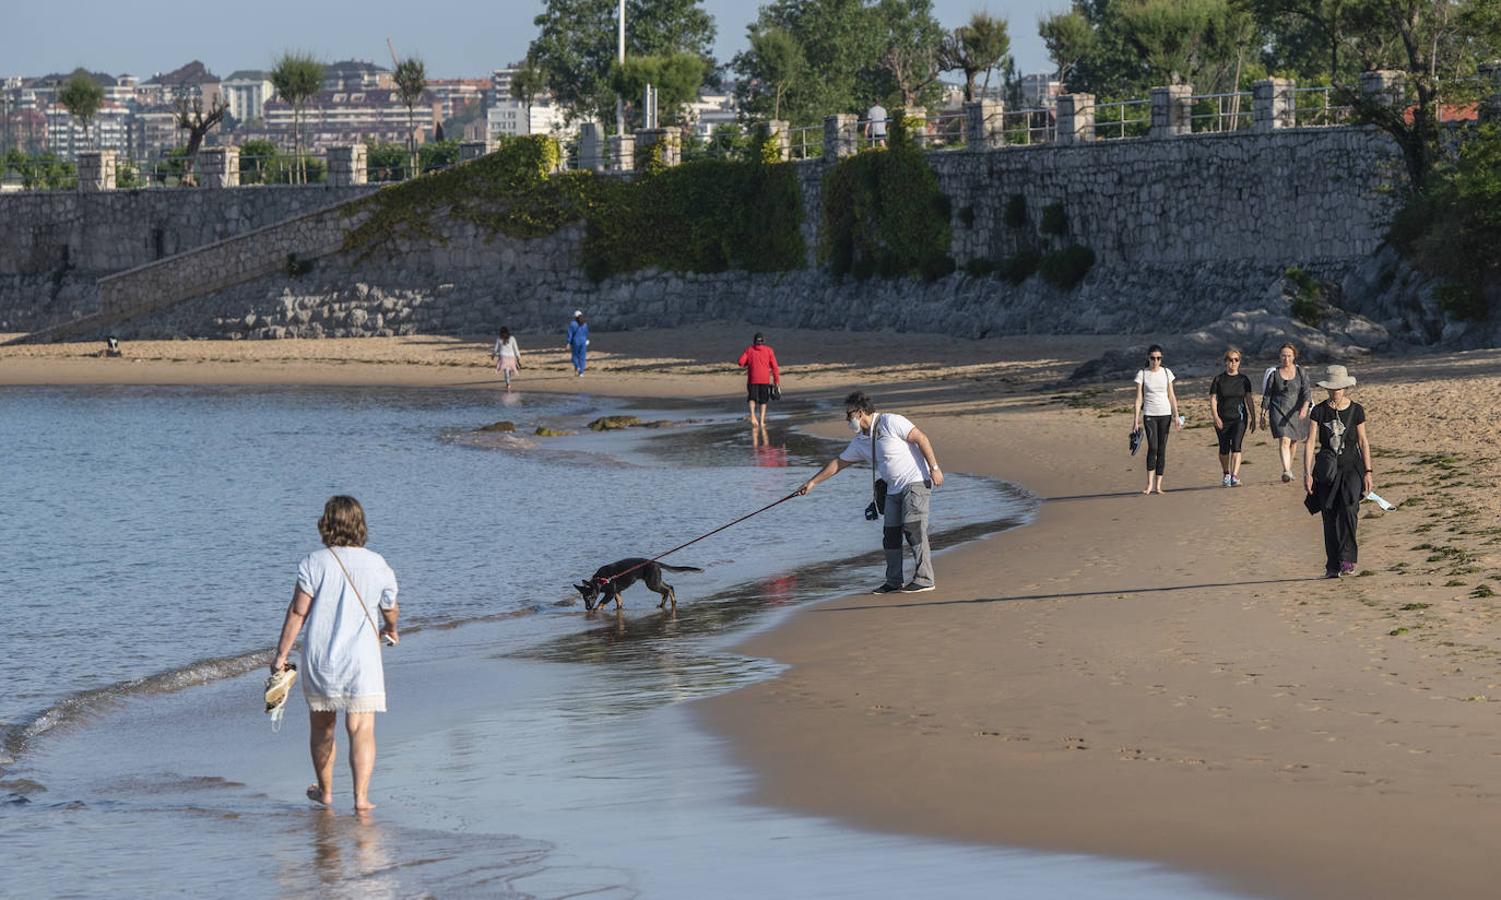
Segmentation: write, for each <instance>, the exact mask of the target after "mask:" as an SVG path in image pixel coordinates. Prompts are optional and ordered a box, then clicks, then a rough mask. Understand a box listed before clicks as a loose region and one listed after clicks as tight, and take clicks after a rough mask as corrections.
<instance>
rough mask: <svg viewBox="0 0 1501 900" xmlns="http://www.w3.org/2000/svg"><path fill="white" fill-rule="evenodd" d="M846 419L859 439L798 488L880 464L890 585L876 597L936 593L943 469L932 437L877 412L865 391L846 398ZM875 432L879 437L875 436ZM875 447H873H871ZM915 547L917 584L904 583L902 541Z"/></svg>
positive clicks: (800, 492) (904, 421)
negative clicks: (933, 527) (935, 536)
mask: <svg viewBox="0 0 1501 900" xmlns="http://www.w3.org/2000/svg"><path fill="white" fill-rule="evenodd" d="M844 420H845V421H846V422H848V423H849V426H850V430H851V431H853V432H855V437H854V439H853V440H851V441H850V443H849V446H848V447H845V448H844V452H843V453H840V454H839V455H838V456H836V457H834V458H833V459H831V460H829V461H828V463H827V464H826V465H825V466H824V467H823V468H822V469H819V470H818V473H817V474H816V475H814V476H813V477H812V478H809V479H808V480H807V481H805V482H803V484H802V486H801V487H799V488H798V489H797V493H798V495H799V496H801V495H803V494H806V493H808V491H810V490H812V489H813V486H814V485H816V484H818V483H819V482H820V481H824V480H825V479H828V478H832V477H834V476H835V475H837V474H839V473H840V472H841V471H843V470H844V469H846V468H848V467H849V466H852V465H854V464H855V463H857V462H870V461H871V460H872V458H874V459H875V460H876V462H875V473H874V476H875V478H877V479H880V480H882V481H884V482H886V509H885V512H884V519H883V522H882V524H883V525H884V526H885V527H884V528H883V529H882V535H881V546H882V547H883V548H884V549H885V551H886V581H885V583H884V584H882V585H881V586H880V587H878V588H876V589H875V590H874V591H872V593H875V594H894V593H903V594H920V593H922V592H923V591H931V590H933V559H932V555H931V554H930V553H929V552H928V499H929V496H930V494H931V493H932V490H933V488H936V487H938V486H939V485H941V484H943V470H942V469H940V468H938V457H937V456H936V455H934V453H933V444H932V443H931V442H930V441H929V440H928V436H927V435H925V434H923V433H922V432H921V431H920V430H918V428H917V426H915V425H913V424H912V422H911V421H910V420H909V419H907V418H906V417H905V416H898V415H895V414H893V413H877V412H876V405H875V404H874V403H872V402H871V399H870V397H869V396H868V395H866V394H865V392H863V391H856V392H855V393H853V394H850V395H849V396H848V397H846V398H845V400H844ZM872 431H874V437H872ZM872 445H874V448H872ZM904 537H905V538H906V541H907V545H908V546H909V547H911V548H912V556H913V561H914V564H915V565H914V567H913V571H912V580H911V581H909V582H906V583H905V584H903V582H902V539H903V538H904Z"/></svg>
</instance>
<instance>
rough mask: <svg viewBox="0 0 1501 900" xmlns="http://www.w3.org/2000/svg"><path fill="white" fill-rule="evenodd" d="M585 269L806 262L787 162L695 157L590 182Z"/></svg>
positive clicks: (600, 273)
mask: <svg viewBox="0 0 1501 900" xmlns="http://www.w3.org/2000/svg"><path fill="white" fill-rule="evenodd" d="M585 219H586V222H587V226H588V227H587V230H586V232H585V236H584V247H583V256H584V269H585V271H586V272H587V274H588V275H589V277H590V278H593V279H595V280H596V281H598V280H600V279H604V278H608V277H609V276H611V275H618V274H621V273H623V272H630V271H634V270H636V269H643V268H648V267H656V268H660V269H666V270H669V271H674V272H723V271H726V270H729V269H736V270H739V271H745V272H786V271H791V270H793V269H800V268H802V267H803V265H804V264H805V261H806V256H807V251H806V247H805V245H804V242H803V232H802V219H803V203H802V192H801V191H800V190H799V189H798V184H797V175H796V172H795V169H794V168H793V166H792V164H791V163H777V164H775V165H766V164H763V163H761V162H759V161H753V162H740V161H731V160H717V159H701V160H695V161H694V162H689V163H684V164H682V165H680V166H674V167H672V168H669V169H662V170H659V171H657V172H654V173H652V172H649V173H647V174H645V175H643V176H641V177H638V178H636V179H634V180H632V181H622V180H619V179H611V178H601V179H597V183H596V185H595V190H594V195H593V197H592V201H591V203H590V204H589V208H588V211H587V213H586V216H585Z"/></svg>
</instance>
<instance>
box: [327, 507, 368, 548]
mask: <svg viewBox="0 0 1501 900" xmlns="http://www.w3.org/2000/svg"><path fill="white" fill-rule="evenodd" d="M318 534H320V535H322V536H323V545H324V546H325V547H363V546H365V536H366V530H365V507H363V506H361V505H360V501H358V500H356V499H354V498H353V497H348V496H345V495H344V494H339V495H338V496H335V497H329V498H328V502H327V503H325V504H323V516H322V517H321V518H319V519H318Z"/></svg>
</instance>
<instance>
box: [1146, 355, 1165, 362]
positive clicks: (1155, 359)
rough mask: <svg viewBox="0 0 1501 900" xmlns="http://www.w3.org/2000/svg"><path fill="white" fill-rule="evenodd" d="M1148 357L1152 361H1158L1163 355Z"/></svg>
mask: <svg viewBox="0 0 1501 900" xmlns="http://www.w3.org/2000/svg"><path fill="white" fill-rule="evenodd" d="M1147 359H1150V360H1151V361H1152V362H1157V361H1159V360H1161V359H1162V357H1160V356H1148V357H1147Z"/></svg>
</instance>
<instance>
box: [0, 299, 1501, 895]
mask: <svg viewBox="0 0 1501 900" xmlns="http://www.w3.org/2000/svg"><path fill="white" fill-rule="evenodd" d="M753 330H754V329H753V328H751V327H748V326H745V325H741V324H723V323H722V324H715V325H705V326H696V327H692V328H684V329H676V330H671V331H642V332H629V333H619V334H610V333H597V334H596V335H595V338H594V352H593V354H592V355H591V368H590V371H589V374H588V375H586V376H585V377H584V378H582V379H580V378H576V377H574V376H573V374H572V371H571V369H570V368H569V366H568V364H567V359H566V354H565V352H564V350H563V347H562V341H561V338H553V337H551V336H549V337H547V338H545V340H546V341H547V342H548V344H549V346H547V347H545V348H540V347H539V348H535V349H534V348H532V346H531V345H532V344H534V343H536V342H537V341H538V340H543V339H539V338H537V337H536V336H528V335H520V336H519V338H520V340H521V346H522V352H523V369H522V372H521V373H520V381H519V382H518V387H519V389H521V390H541V391H567V392H588V393H594V394H600V395H611V396H620V397H643V398H654V399H658V400H662V399H672V398H682V399H692V400H697V401H702V400H704V399H705V398H714V397H722V398H724V402H725V403H726V406H727V408H733V407H734V406H736V405H739V406H741V407H743V397H744V393H743V387H742V385H743V377H742V376H741V375H740V373H739V372H738V370H737V369H735V367H734V365H733V360H734V358H735V356H736V355H738V353H739V351H740V350H741V349H742V348H743V346H744V345H745V344H746V343H747V339H748V337H749V334H750V332H751V331H753ZM768 337H769V340H770V342H771V343H772V345H773V346H774V347H775V348H776V351H777V354H778V357H779V358H780V359H781V360H782V361H783V364H784V367H785V369H786V374H785V378H786V383H785V389H786V393H787V395H788V397H789V399H792V400H813V399H817V400H822V401H831V402H834V403H837V400H838V399H839V398H840V397H841V396H842V393H843V392H844V391H846V390H848V389H850V388H852V387H857V386H858V387H863V388H866V389H868V390H870V391H871V393H872V394H873V395H874V396H875V397H876V400H877V402H878V403H879V404H880V406H881V407H882V409H885V410H889V411H898V412H901V413H903V414H905V415H908V416H910V417H911V418H912V419H913V420H914V421H915V422H916V423H917V424H918V425H919V426H921V427H922V428H923V429H924V430H925V431H927V432H928V434H929V435H930V436H931V437H932V438H933V440H934V443H935V446H936V448H937V450H938V454H939V457H940V459H941V460H942V461H943V463H944V467H945V469H949V470H952V471H962V472H972V473H979V474H985V475H990V476H995V477H999V478H1004V479H1006V480H1009V481H1013V482H1016V483H1019V484H1021V485H1023V486H1025V487H1026V488H1028V489H1029V490H1031V491H1033V492H1034V493H1036V494H1037V495H1038V496H1039V497H1040V498H1042V500H1043V503H1042V506H1041V510H1040V512H1039V515H1038V518H1037V520H1036V521H1035V522H1034V523H1033V524H1032V525H1030V526H1028V527H1026V528H1022V529H1018V530H1015V531H1011V532H1007V533H1004V534H1001V535H998V536H996V537H993V538H989V539H987V540H984V541H981V542H979V543H976V544H972V545H968V546H966V547H963V548H960V549H958V550H956V551H953V552H951V553H948V554H945V555H943V556H941V557H940V558H939V559H938V562H937V573H938V582H939V586H938V590H937V591H935V592H932V593H927V594H922V595H917V596H905V597H904V596H901V595H896V596H887V597H873V596H869V595H863V594H857V595H851V596H849V597H846V598H843V599H840V600H835V601H832V602H829V603H826V604H823V605H820V606H818V607H815V608H812V609H809V610H807V611H805V612H803V613H801V614H799V615H797V616H794V617H793V618H792V619H791V620H790V621H789V622H788V624H786V625H784V626H783V627H781V628H778V629H776V630H774V631H772V632H769V633H767V634H764V635H761V636H759V637H757V638H755V639H754V640H752V641H750V642H749V643H748V644H746V645H745V646H744V647H743V648H742V649H743V650H744V651H745V652H747V653H752V654H756V655H763V656H768V657H771V658H774V659H777V660H779V661H782V662H784V663H787V664H789V666H790V668H789V669H788V671H787V672H786V673H785V674H784V675H783V676H781V677H780V678H777V679H775V680H773V681H770V682H766V683H763V684H760V685H757V686H754V687H751V688H748V689H744V690H741V691H738V692H736V693H734V694H731V695H728V696H726V697H723V698H718V699H714V700H711V701H708V702H706V703H702V704H699V705H698V712H699V715H700V716H701V720H702V721H703V722H705V723H706V724H707V725H708V726H709V727H710V728H711V729H712V730H714V731H716V732H718V733H721V734H724V735H727V736H729V737H730V738H731V739H732V742H733V743H732V746H733V747H734V748H735V750H736V753H737V754H738V755H739V757H740V759H741V760H742V761H743V762H744V763H745V764H746V765H747V766H748V767H749V768H750V769H751V770H752V771H754V772H756V773H757V775H758V776H759V777H758V779H757V782H756V784H757V787H756V789H755V792H754V795H753V799H755V800H757V801H760V802H767V803H772V804H778V805H784V806H788V807H793V808H796V809H799V810H804V811H808V812H812V813H817V814H821V815H828V816H831V817H834V818H836V819H840V820H844V821H848V822H852V823H854V824H858V825H860V826H863V827H867V828H872V829H876V830H881V831H890V832H898V833H912V834H921V835H931V836H937V837H945V838H954V839H961V840H967V841H976V842H983V843H995V844H1004V845H1012V846H1023V847H1036V848H1046V849H1052V850H1066V851H1079V852H1088V853H1096V854H1104V855H1113V856H1122V857H1129V858H1136V859H1145V860H1154V861H1161V862H1164V863H1167V864H1169V865H1172V866H1174V867H1178V868H1181V869H1185V870H1188V871H1192V872H1198V873H1204V874H1207V875H1210V876H1212V877H1216V878H1219V879H1223V880H1224V882H1225V883H1226V884H1228V885H1230V886H1231V887H1234V888H1240V889H1243V890H1246V891H1249V892H1253V893H1257V894H1263V895H1273V896H1286V897H1411V896H1420V895H1421V896H1443V897H1480V896H1492V895H1493V894H1494V891H1495V889H1494V885H1493V883H1492V882H1493V881H1494V878H1493V874H1494V868H1495V866H1494V862H1493V859H1494V858H1495V856H1496V854H1497V851H1498V850H1501V837H1497V836H1496V833H1495V831H1494V829H1493V828H1492V827H1491V825H1492V824H1493V823H1494V820H1495V809H1496V805H1497V802H1498V800H1501V791H1498V790H1497V789H1496V788H1494V787H1493V786H1492V781H1493V775H1494V771H1495V766H1496V765H1497V762H1498V759H1501V740H1498V738H1501V726H1498V724H1497V722H1496V711H1495V709H1493V708H1492V704H1493V703H1494V702H1496V701H1497V700H1501V633H1498V627H1497V626H1498V622H1497V618H1498V617H1497V614H1496V603H1495V599H1494V597H1495V596H1496V595H1497V594H1501V495H1498V493H1497V491H1496V490H1495V483H1496V479H1497V477H1498V476H1501V465H1498V457H1501V449H1498V446H1497V441H1498V428H1497V425H1496V422H1497V421H1498V420H1501V351H1483V352H1474V353H1467V354H1459V355H1449V356H1415V357H1403V358H1394V359H1388V360H1365V361H1360V362H1355V363H1352V364H1351V370H1352V373H1353V374H1355V375H1356V376H1357V377H1358V378H1359V379H1360V381H1361V384H1360V387H1359V388H1357V390H1356V392H1355V395H1354V396H1355V398H1356V399H1357V400H1358V401H1359V402H1361V403H1362V404H1364V405H1365V407H1366V410H1367V412H1368V415H1369V424H1368V429H1369V434H1370V437H1371V440H1372V443H1373V445H1374V447H1375V448H1376V458H1375V468H1376V491H1377V492H1378V493H1380V494H1382V495H1383V496H1384V497H1386V498H1387V499H1389V500H1391V501H1393V502H1396V503H1399V504H1400V505H1399V508H1398V509H1397V510H1396V511H1393V512H1390V513H1385V514H1381V513H1380V512H1379V511H1375V510H1371V509H1370V508H1369V506H1368V507H1367V511H1366V512H1365V513H1364V518H1362V520H1361V524H1360V529H1361V530H1360V538H1361V541H1360V547H1361V555H1360V563H1359V570H1358V571H1359V574H1358V576H1357V577H1354V578H1349V579H1344V580H1341V581H1335V582H1330V581H1323V580H1320V579H1319V578H1318V576H1319V575H1320V574H1321V569H1322V561H1323V560H1322V545H1321V540H1320V529H1319V522H1318V520H1317V519H1316V518H1313V517H1310V516H1308V515H1307V514H1306V512H1305V511H1304V510H1303V509H1302V506H1301V499H1302V498H1301V490H1300V489H1299V487H1298V485H1297V484H1292V485H1283V484H1281V483H1280V482H1279V481H1278V480H1277V477H1276V476H1277V474H1278V472H1279V470H1280V467H1279V465H1278V463H1277V459H1276V451H1275V448H1274V447H1272V446H1271V445H1270V444H1269V443H1268V441H1267V438H1266V437H1265V436H1264V435H1263V434H1262V433H1260V432H1258V433H1256V434H1255V435H1254V436H1253V437H1250V438H1248V440H1247V468H1246V469H1245V473H1244V478H1245V482H1246V483H1245V486H1244V487H1243V488H1240V489H1237V490H1225V489H1221V488H1220V487H1219V486H1218V477H1219V467H1218V461H1217V458H1216V456H1215V452H1214V449H1213V432H1212V430H1211V429H1209V428H1208V427H1206V425H1205V419H1206V417H1207V408H1206V406H1205V402H1204V400H1203V395H1204V394H1205V393H1206V392H1207V389H1208V380H1207V379H1193V380H1189V379H1184V380H1183V381H1181V382H1180V385H1179V397H1180V400H1181V401H1182V402H1183V404H1184V407H1185V410H1186V412H1187V413H1188V415H1189V417H1190V426H1191V427H1190V428H1188V429H1187V430H1185V431H1183V432H1182V433H1181V434H1174V435H1173V436H1172V439H1171V443H1170V451H1169V452H1170V455H1169V463H1168V475H1167V486H1168V488H1169V493H1168V494H1166V495H1165V496H1161V497H1155V496H1154V497H1144V496H1142V495H1140V494H1139V493H1138V491H1139V489H1140V487H1141V483H1142V482H1143V481H1144V479H1143V478H1142V470H1141V466H1142V460H1141V458H1140V457H1137V458H1135V459H1133V458H1132V457H1130V456H1129V455H1128V454H1127V452H1126V432H1127V430H1128V429H1129V427H1130V418H1131V417H1130V412H1129V403H1130V393H1129V392H1128V391H1127V390H1126V389H1125V388H1124V386H1122V387H1116V386H1101V385H1091V384H1082V385H1070V384H1067V383H1065V382H1064V381H1063V379H1064V378H1065V376H1066V375H1067V374H1068V372H1069V371H1071V370H1072V368H1073V367H1074V366H1075V365H1077V364H1078V363H1079V362H1081V361H1083V360H1085V359H1088V358H1090V357H1092V356H1095V355H1098V354H1099V353H1100V352H1102V351H1104V350H1105V349H1108V348H1110V347H1112V346H1115V345H1116V344H1117V342H1116V341H1113V340H1112V339H1110V338H1107V337H1097V336H1095V337H1084V338H1057V337H1052V338H1042V337H1038V338H1001V339H992V340H986V341H957V340H953V339H949V338H946V337H943V336H937V335H926V336H925V335H903V336H900V337H899V338H898V337H897V336H896V335H892V334H869V333H828V332H770V331H769V332H768ZM1164 343H1165V344H1167V345H1168V346H1169V355H1168V360H1167V364H1168V365H1169V366H1171V365H1172V364H1173V360H1172V357H1171V344H1170V342H1168V341H1164ZM97 349H98V348H97V346H96V345H68V344H64V345H45V346H19V347H3V348H0V384H5V385H19V384H101V383H109V384H379V385H403V386H429V387H453V388H471V389H487V390H494V389H495V388H496V387H497V379H496V377H495V374H494V371H493V368H492V367H491V364H490V362H489V359H488V350H489V344H488V343H480V342H475V341H464V340H460V339H452V338H438V337H416V338H392V339H363V340H349V341H278V342H206V341H182V342H139V343H131V344H128V345H127V346H126V347H125V353H126V357H125V358H124V359H109V360H105V359H98V358H96V357H95V356H94V355H93V354H95V353H96V352H97ZM1265 364H1266V362H1265V361H1262V360H1248V365H1247V367H1246V368H1247V371H1248V372H1250V373H1251V374H1252V375H1253V377H1255V376H1258V375H1259V373H1260V371H1261V370H1262V368H1263V367H1264V365H1265ZM1320 393H1321V392H1320ZM834 410H835V412H833V413H831V414H827V415H825V416H824V417H823V418H822V419H810V420H807V421H806V423H803V422H801V421H800V423H799V424H806V425H807V426H808V427H810V428H812V429H813V430H815V431H817V432H819V433H823V434H827V435H829V436H836V435H838V434H839V433H840V432H842V431H843V423H842V422H840V421H839V420H838V415H837V406H836V407H834ZM844 477H846V478H848V477H851V475H850V474H848V473H847V474H846V475H845V476H844ZM934 502H935V509H936V510H937V511H938V514H940V515H941V504H942V502H943V500H942V490H941V489H940V490H939V491H938V492H937V493H936V495H935V501H934ZM850 512H851V515H852V516H856V515H858V514H859V510H857V509H852V510H851V511H850ZM871 540H872V548H874V546H875V545H876V542H877V541H878V540H879V538H878V535H877V534H876V532H875V531H874V530H872V536H871ZM877 578H878V576H877V573H875V572H872V585H873V584H874V583H875V581H876V580H877ZM857 587H858V586H857Z"/></svg>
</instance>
